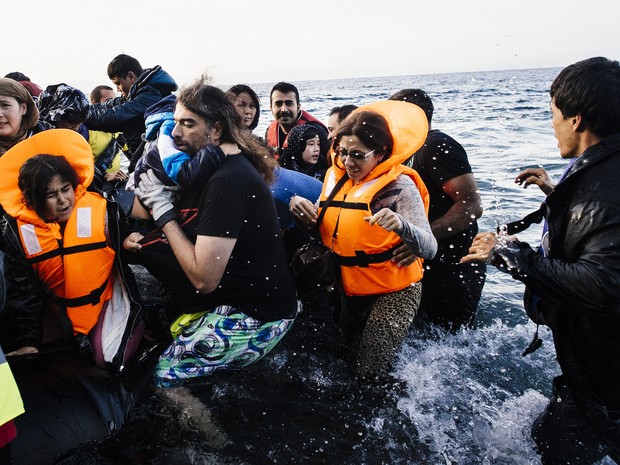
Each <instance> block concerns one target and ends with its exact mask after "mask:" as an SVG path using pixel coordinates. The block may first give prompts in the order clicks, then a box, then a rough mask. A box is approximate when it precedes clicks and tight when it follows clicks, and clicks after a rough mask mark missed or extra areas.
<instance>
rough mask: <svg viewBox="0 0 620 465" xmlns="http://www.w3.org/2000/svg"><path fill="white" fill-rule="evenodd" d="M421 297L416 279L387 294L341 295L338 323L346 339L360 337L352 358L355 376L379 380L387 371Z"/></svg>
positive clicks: (414, 314)
mask: <svg viewBox="0 0 620 465" xmlns="http://www.w3.org/2000/svg"><path fill="white" fill-rule="evenodd" d="M421 297H422V284H421V283H419V282H418V283H414V284H412V285H411V286H408V287H406V288H405V289H403V290H401V291H396V292H391V293H389V294H382V295H379V296H368V297H345V298H343V299H342V308H341V314H340V326H341V328H342V330H343V332H344V334H345V336H347V337H348V338H349V339H357V338H358V337H359V339H360V342H359V347H358V350H357V358H356V361H355V374H356V376H357V378H358V379H359V380H361V381H366V382H372V381H375V380H380V379H381V378H383V377H385V376H386V375H387V374H388V373H389V372H390V370H391V369H392V363H393V362H394V358H395V357H396V353H397V351H398V350H399V349H400V346H401V345H402V343H403V340H404V339H405V336H406V335H407V332H408V331H409V328H410V327H411V323H412V322H413V319H414V318H415V316H416V314H417V311H418V307H419V305H420V299H421ZM360 333H361V337H360Z"/></svg>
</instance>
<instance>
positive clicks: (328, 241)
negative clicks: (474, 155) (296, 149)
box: [291, 101, 437, 382]
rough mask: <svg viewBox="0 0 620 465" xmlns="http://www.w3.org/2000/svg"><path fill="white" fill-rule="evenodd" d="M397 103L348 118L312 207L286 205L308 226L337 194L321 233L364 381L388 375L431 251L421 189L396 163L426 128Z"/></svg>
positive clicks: (413, 110) (419, 114) (297, 202)
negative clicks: (336, 270)
mask: <svg viewBox="0 0 620 465" xmlns="http://www.w3.org/2000/svg"><path fill="white" fill-rule="evenodd" d="M403 104H404V102H394V101H385V102H377V103H375V104H371V105H366V106H364V107H361V108H360V109H358V110H357V111H355V112H354V113H352V114H351V115H350V116H349V117H348V118H347V119H346V120H345V121H344V122H343V124H342V126H341V127H340V129H339V131H338V134H337V136H336V138H335V140H334V147H335V153H336V154H335V155H334V159H333V164H332V167H331V168H330V170H329V171H328V173H327V175H326V177H325V183H324V188H323V192H322V194H321V197H320V198H319V201H318V203H317V205H316V206H315V205H313V204H312V203H311V202H309V201H307V200H305V199H301V198H295V199H293V202H292V204H291V210H292V212H293V214H294V215H295V218H296V220H297V221H298V223H300V224H306V225H310V226H311V225H312V224H313V223H315V222H316V220H317V218H318V212H319V209H321V208H323V206H324V204H325V203H326V202H325V200H326V199H327V197H328V195H329V194H330V193H331V192H332V190H333V189H338V191H337V193H336V194H335V196H334V197H333V200H332V201H331V202H328V204H327V210H326V212H325V216H324V218H323V220H322V222H321V224H320V225H319V232H320V235H321V239H322V241H323V244H325V246H327V247H330V248H331V249H332V250H333V251H334V253H335V255H336V262H337V263H338V264H339V265H340V276H341V282H340V284H341V290H342V294H343V295H342V298H341V311H340V319H339V323H340V325H341V327H342V330H343V332H344V333H345V336H347V337H348V339H349V340H351V341H353V340H355V339H357V338H359V341H360V342H359V346H358V349H357V357H356V364H355V372H356V376H357V378H358V379H359V380H360V381H362V382H373V381H382V380H384V379H385V378H386V377H387V375H388V373H389V371H390V369H391V365H392V362H393V361H394V358H395V356H396V353H397V351H398V349H399V348H400V346H401V343H402V341H403V339H404V338H405V336H406V335H407V332H408V330H409V327H410V326H411V323H412V322H413V319H414V317H415V316H416V312H417V308H418V306H419V304H420V297H421V290H422V286H421V283H420V280H421V278H422V271H423V269H422V259H431V258H432V257H433V256H434V255H435V253H436V251H437V241H436V240H435V238H434V236H433V234H432V232H431V228H430V225H429V223H428V218H427V213H428V192H427V190H426V187H425V186H424V183H423V182H422V181H421V179H420V177H419V175H418V174H417V172H415V171H414V170H412V169H410V168H407V167H405V166H403V165H401V163H402V162H403V161H404V160H406V159H407V158H408V157H409V156H411V154H412V153H415V152H416V151H417V150H418V148H420V146H421V145H422V144H423V143H424V138H425V135H426V132H427V130H428V126H427V123H426V118H425V116H424V113H423V111H422V110H420V109H419V108H418V107H416V106H414V105H411V104H406V103H405V104H404V105H403ZM407 105H408V106H407ZM343 177H348V179H346V181H343V182H344V184H342V182H341V183H339V182H338V181H340V180H341V179H342V178H343ZM317 207H318V208H317ZM403 243H404V244H406V245H407V246H408V248H409V250H410V252H411V253H412V254H413V257H412V258H411V260H409V262H403V261H402V260H401V259H400V257H398V256H397V255H396V254H395V250H396V249H398V247H400V246H401V245H402V244H403ZM405 263H410V264H409V265H405Z"/></svg>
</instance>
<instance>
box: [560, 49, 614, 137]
mask: <svg viewBox="0 0 620 465" xmlns="http://www.w3.org/2000/svg"><path fill="white" fill-rule="evenodd" d="M549 94H550V95H551V100H553V103H554V104H555V106H556V107H557V108H558V110H560V111H561V112H562V115H563V116H564V118H570V117H572V116H576V115H580V116H581V119H582V121H583V123H584V127H585V128H587V129H589V130H590V131H592V132H593V133H594V134H596V135H597V136H598V137H607V136H610V135H612V134H616V133H618V132H620V64H619V63H618V62H617V61H611V60H609V59H607V58H604V57H596V58H589V59H587V60H583V61H578V62H577V63H574V64H572V65H570V66H567V67H566V68H564V69H563V70H562V71H561V72H560V74H558V76H557V77H556V78H555V80H554V81H553V83H552V84H551V88H550V89H549Z"/></svg>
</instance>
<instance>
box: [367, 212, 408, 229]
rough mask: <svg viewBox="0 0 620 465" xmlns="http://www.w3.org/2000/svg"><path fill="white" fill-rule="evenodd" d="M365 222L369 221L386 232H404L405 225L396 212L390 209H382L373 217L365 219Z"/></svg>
mask: <svg viewBox="0 0 620 465" xmlns="http://www.w3.org/2000/svg"><path fill="white" fill-rule="evenodd" d="M364 221H368V224H370V225H373V224H377V225H379V226H381V227H382V228H383V229H385V230H386V231H402V229H403V223H402V221H401V219H400V216H398V215H397V214H396V213H395V212H393V211H392V210H390V209H389V208H382V209H381V210H379V211H378V212H377V213H375V214H374V215H372V216H366V217H364Z"/></svg>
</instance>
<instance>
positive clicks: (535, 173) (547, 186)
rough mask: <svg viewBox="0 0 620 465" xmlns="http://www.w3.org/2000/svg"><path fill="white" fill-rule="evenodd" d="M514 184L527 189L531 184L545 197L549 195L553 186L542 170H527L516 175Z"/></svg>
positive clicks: (545, 172)
mask: <svg viewBox="0 0 620 465" xmlns="http://www.w3.org/2000/svg"><path fill="white" fill-rule="evenodd" d="M515 184H518V185H520V186H521V185H522V186H523V188H524V189H525V188H527V186H530V185H532V184H535V185H537V186H538V187H539V188H540V190H541V191H543V192H544V194H545V195H549V194H551V191H553V188H554V187H555V184H554V183H553V181H552V180H551V178H550V177H549V175H548V174H547V171H545V169H544V168H527V169H526V170H523V171H521V172H520V173H519V174H517V177H516V179H515Z"/></svg>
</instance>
